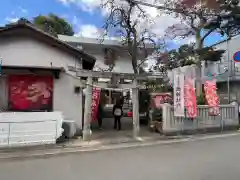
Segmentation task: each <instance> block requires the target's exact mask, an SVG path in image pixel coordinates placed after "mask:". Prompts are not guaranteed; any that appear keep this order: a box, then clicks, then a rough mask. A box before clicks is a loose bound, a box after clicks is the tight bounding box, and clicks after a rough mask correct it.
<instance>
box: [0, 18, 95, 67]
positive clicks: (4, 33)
mask: <svg viewBox="0 0 240 180" xmlns="http://www.w3.org/2000/svg"><path fill="white" fill-rule="evenodd" d="M14 35H15V36H30V37H32V38H34V39H37V40H39V41H41V42H43V43H46V44H48V45H50V46H52V47H56V48H59V49H60V50H62V51H64V52H66V53H69V54H71V55H73V56H74V57H76V58H77V59H79V60H82V62H83V69H88V70H92V69H93V67H94V65H95V62H96V58H95V57H94V56H91V55H89V54H87V53H85V52H84V51H83V50H80V49H78V48H75V47H73V46H71V45H69V44H67V43H65V42H63V41H61V40H59V39H58V38H56V37H53V36H51V35H49V34H48V33H46V32H44V31H42V30H40V29H38V28H36V27H34V26H33V25H31V24H27V23H23V22H19V23H16V24H11V25H9V26H5V27H3V28H0V38H6V37H12V36H14Z"/></svg>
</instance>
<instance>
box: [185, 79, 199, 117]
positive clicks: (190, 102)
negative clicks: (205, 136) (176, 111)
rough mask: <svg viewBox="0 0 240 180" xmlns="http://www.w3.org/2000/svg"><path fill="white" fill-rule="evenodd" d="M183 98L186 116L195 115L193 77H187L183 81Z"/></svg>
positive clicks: (195, 102)
mask: <svg viewBox="0 0 240 180" xmlns="http://www.w3.org/2000/svg"><path fill="white" fill-rule="evenodd" d="M184 95H185V96H184V99H185V101H184V102H185V107H186V110H187V111H186V113H187V117H190V118H196V117H197V100H196V94H195V88H194V79H190V78H187V79H185V83H184Z"/></svg>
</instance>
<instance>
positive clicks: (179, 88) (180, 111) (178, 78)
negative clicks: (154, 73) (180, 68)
mask: <svg viewBox="0 0 240 180" xmlns="http://www.w3.org/2000/svg"><path fill="white" fill-rule="evenodd" d="M174 116H180V117H184V75H183V74H176V75H174Z"/></svg>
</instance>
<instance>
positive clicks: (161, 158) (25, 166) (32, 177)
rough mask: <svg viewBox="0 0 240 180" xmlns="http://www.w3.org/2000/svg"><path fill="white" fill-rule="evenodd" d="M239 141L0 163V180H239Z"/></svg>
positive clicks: (185, 144) (233, 138)
mask: <svg viewBox="0 0 240 180" xmlns="http://www.w3.org/2000/svg"><path fill="white" fill-rule="evenodd" d="M239 152H240V136H233V137H225V138H217V139H208V140H200V141H190V142H185V143H175V144H168V145H156V146H148V147H140V148H129V149H120V150H108V151H98V152H89V153H80V154H72V155H68V156H63V157H52V158H49V159H31V160H29V159H28V160H16V161H13V160H11V161H9V162H0V179H1V180H15V179H17V180H80V179H81V180H239V179H240V155H239Z"/></svg>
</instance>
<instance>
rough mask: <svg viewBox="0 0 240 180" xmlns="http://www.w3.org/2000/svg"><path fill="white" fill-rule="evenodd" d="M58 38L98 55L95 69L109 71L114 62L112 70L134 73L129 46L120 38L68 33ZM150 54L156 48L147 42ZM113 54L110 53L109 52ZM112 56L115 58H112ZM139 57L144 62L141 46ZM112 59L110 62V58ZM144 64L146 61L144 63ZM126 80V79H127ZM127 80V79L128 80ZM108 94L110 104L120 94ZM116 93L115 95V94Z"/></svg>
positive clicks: (108, 92)
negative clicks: (100, 37) (82, 35)
mask: <svg viewBox="0 0 240 180" xmlns="http://www.w3.org/2000/svg"><path fill="white" fill-rule="evenodd" d="M58 38H59V39H60V40H62V41H64V42H66V43H68V44H70V45H72V46H74V47H76V48H78V49H81V50H83V51H84V52H87V53H89V54H91V55H93V56H94V57H96V63H95V66H94V68H93V69H94V70H96V71H103V70H105V71H108V69H109V65H108V64H112V63H114V64H115V65H114V67H113V69H112V70H111V71H112V72H117V73H134V71H133V68H132V61H131V56H130V55H129V51H128V48H127V46H124V45H122V43H121V41H119V40H110V39H107V38H104V39H98V38H86V37H75V36H66V35H58ZM146 46H147V49H146V50H147V52H148V54H150V53H152V52H153V50H154V48H153V46H152V44H146ZM109 50H110V52H111V54H108V52H109ZM112 56H114V57H115V58H113V59H112ZM137 58H138V59H139V62H142V61H143V60H144V59H145V57H144V54H143V51H142V50H141V48H139V53H138V56H137ZM109 59H110V63H109V62H108V60H109ZM142 65H143V66H144V63H142ZM98 81H100V82H101V81H102V82H108V81H109V79H108V80H107V79H102V78H99V79H98ZM125 81H126V80H125ZM126 82H127V81H126ZM107 94H108V101H107V103H108V104H112V103H114V100H115V98H114V96H115V95H116V96H118V93H117V94H115V93H114V92H111V91H107ZM114 94H115V95H114Z"/></svg>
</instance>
